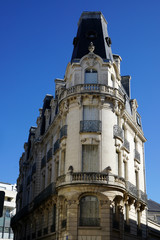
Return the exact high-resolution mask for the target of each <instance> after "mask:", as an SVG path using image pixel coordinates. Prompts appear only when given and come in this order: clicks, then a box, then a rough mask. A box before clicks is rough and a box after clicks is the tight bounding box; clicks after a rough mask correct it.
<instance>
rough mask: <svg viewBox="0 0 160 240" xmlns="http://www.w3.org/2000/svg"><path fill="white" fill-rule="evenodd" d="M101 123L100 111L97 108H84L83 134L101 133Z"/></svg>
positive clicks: (81, 129) (81, 128) (81, 124)
mask: <svg viewBox="0 0 160 240" xmlns="http://www.w3.org/2000/svg"><path fill="white" fill-rule="evenodd" d="M101 128H102V126H101V121H99V110H98V108H97V107H95V106H84V107H83V121H81V123H80V131H81V132H101Z"/></svg>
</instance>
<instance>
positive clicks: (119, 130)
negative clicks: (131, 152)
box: [113, 125, 123, 140]
mask: <svg viewBox="0 0 160 240" xmlns="http://www.w3.org/2000/svg"><path fill="white" fill-rule="evenodd" d="M113 135H114V137H115V138H120V139H121V140H123V130H122V128H121V127H119V126H118V125H114V126H113Z"/></svg>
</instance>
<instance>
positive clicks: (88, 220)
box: [80, 196, 100, 226]
mask: <svg viewBox="0 0 160 240" xmlns="http://www.w3.org/2000/svg"><path fill="white" fill-rule="evenodd" d="M99 225H100V219H99V202H98V199H97V197H95V196H85V197H82V198H81V200H80V226H99Z"/></svg>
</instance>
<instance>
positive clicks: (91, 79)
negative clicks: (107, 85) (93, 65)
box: [84, 69, 98, 84]
mask: <svg viewBox="0 0 160 240" xmlns="http://www.w3.org/2000/svg"><path fill="white" fill-rule="evenodd" d="M97 82H98V74H97V71H96V70H94V69H87V70H86V71H85V81H84V83H86V84H90V83H93V84H94V83H97Z"/></svg>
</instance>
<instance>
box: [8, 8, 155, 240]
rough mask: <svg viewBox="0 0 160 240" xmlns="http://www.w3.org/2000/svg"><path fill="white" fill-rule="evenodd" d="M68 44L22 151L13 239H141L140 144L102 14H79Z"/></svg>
mask: <svg viewBox="0 0 160 240" xmlns="http://www.w3.org/2000/svg"><path fill="white" fill-rule="evenodd" d="M73 44H74V49H73V54H72V58H71V62H70V63H69V64H68V66H67V69H66V73H65V77H64V79H56V80H55V84H56V92H55V98H54V97H53V96H51V95H46V97H45V99H44V103H43V108H42V109H40V116H39V117H38V118H37V127H31V128H30V132H29V137H28V142H27V143H25V144H24V149H25V151H24V153H23V154H22V157H21V158H20V163H19V169H20V173H19V177H18V180H17V186H18V195H17V214H16V216H15V217H13V219H12V228H13V231H14V234H15V240H31V239H48V240H49V239H57V240H60V239H61V240H107V239H146V238H147V237H148V232H149V231H148V220H147V196H146V183H145V160H144V142H145V141H146V139H145V137H144V134H143V131H142V125H141V117H140V115H139V114H138V112H137V107H138V105H137V101H136V99H131V96H130V79H131V78H130V76H121V75H120V62H121V57H120V56H118V55H114V54H112V50H111V39H110V37H109V36H108V32H107V22H106V20H105V18H104V17H103V15H102V13H101V12H83V13H82V15H81V17H80V20H79V22H78V32H77V36H76V37H75V38H74V40H73ZM153 226H154V223H153V225H152V227H153Z"/></svg>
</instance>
